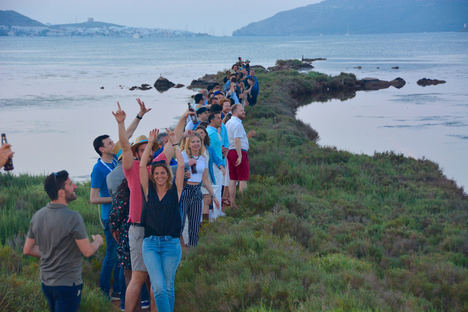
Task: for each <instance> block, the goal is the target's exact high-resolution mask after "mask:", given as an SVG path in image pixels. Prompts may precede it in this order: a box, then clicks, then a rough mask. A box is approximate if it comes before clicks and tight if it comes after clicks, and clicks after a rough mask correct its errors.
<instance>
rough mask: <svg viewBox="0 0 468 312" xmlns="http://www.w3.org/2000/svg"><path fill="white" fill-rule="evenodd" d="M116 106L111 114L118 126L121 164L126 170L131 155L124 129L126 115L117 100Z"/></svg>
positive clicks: (130, 160) (131, 159)
mask: <svg viewBox="0 0 468 312" xmlns="http://www.w3.org/2000/svg"><path fill="white" fill-rule="evenodd" d="M117 107H118V109H117V111H116V112H115V113H114V112H112V115H114V117H115V120H116V121H117V124H118V127H119V142H120V145H121V147H122V166H123V168H124V169H126V170H128V169H130V168H131V167H132V164H133V155H132V150H131V146H130V142H129V141H128V136H127V131H125V118H126V116H127V115H126V114H125V111H123V110H122V108H121V107H120V103H119V102H117Z"/></svg>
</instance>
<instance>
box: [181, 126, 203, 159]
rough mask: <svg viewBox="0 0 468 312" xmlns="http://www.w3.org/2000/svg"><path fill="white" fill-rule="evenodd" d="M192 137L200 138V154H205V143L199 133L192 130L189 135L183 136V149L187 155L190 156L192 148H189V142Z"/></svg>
mask: <svg viewBox="0 0 468 312" xmlns="http://www.w3.org/2000/svg"><path fill="white" fill-rule="evenodd" d="M193 137H197V138H199V139H200V155H205V144H204V143H203V140H202V139H201V137H200V135H199V134H198V133H196V132H194V133H193V134H192V135H189V136H187V137H186V138H185V144H184V151H185V153H187V156H188V157H192V156H193V155H192V149H191V148H190V143H191V142H192V139H193Z"/></svg>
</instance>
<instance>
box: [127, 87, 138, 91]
mask: <svg viewBox="0 0 468 312" xmlns="http://www.w3.org/2000/svg"><path fill="white" fill-rule="evenodd" d="M136 89H138V87H137V86H133V87H131V88H130V89H129V90H130V91H133V90H136Z"/></svg>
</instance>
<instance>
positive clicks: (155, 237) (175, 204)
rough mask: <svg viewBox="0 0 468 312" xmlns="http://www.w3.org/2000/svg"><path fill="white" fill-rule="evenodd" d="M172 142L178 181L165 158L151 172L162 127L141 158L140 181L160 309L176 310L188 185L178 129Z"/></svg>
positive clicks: (147, 251)
mask: <svg viewBox="0 0 468 312" xmlns="http://www.w3.org/2000/svg"><path fill="white" fill-rule="evenodd" d="M168 134H169V137H170V139H169V143H168V144H171V145H173V146H174V148H175V154H176V159H177V171H176V178H175V183H173V178H172V170H171V169H170V168H169V166H168V165H167V163H166V162H165V161H158V162H153V163H152V164H151V171H150V173H148V168H147V165H146V164H147V163H148V161H149V159H150V154H151V151H152V146H153V144H154V142H155V140H156V137H157V135H158V130H157V129H155V130H152V131H151V132H150V133H149V135H148V145H147V146H146V148H145V151H144V153H143V156H142V158H141V162H140V181H141V188H142V190H143V193H144V198H145V201H146V205H145V206H144V207H143V212H142V216H141V221H142V224H143V226H144V230H145V231H144V232H145V234H144V236H145V238H144V241H143V259H144V261H145V265H146V268H147V269H148V274H149V276H150V279H151V286H152V289H153V294H154V299H155V301H156V306H157V308H158V312H170V311H174V301H175V294H174V280H175V275H176V272H177V267H178V266H179V263H180V260H181V257H182V249H181V245H180V238H179V237H180V235H181V232H182V220H181V214H180V205H179V202H180V197H181V193H182V189H183V185H184V159H183V158H182V154H181V152H180V148H179V144H178V143H175V133H174V132H170V131H169V130H168Z"/></svg>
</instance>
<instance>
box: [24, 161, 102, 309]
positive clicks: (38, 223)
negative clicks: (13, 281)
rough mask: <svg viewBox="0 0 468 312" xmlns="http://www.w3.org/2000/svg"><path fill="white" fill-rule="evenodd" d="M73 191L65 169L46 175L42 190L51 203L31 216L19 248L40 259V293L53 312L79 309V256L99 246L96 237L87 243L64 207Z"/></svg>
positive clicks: (79, 222) (80, 225) (79, 225)
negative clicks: (22, 243) (22, 246)
mask: <svg viewBox="0 0 468 312" xmlns="http://www.w3.org/2000/svg"><path fill="white" fill-rule="evenodd" d="M75 189H76V185H75V184H74V183H73V182H72V181H71V180H70V178H69V177H68V172H67V171H65V170H62V171H59V172H54V173H52V174H50V175H49V176H47V178H46V179H45V182H44V190H45V191H46V193H47V195H49V198H50V200H51V201H50V203H49V204H47V206H45V207H44V208H42V209H40V210H39V211H37V212H36V213H35V214H34V215H33V217H32V219H31V224H30V226H29V231H28V234H27V238H26V242H25V244H24V248H23V253H24V254H25V255H30V256H33V257H36V258H40V270H41V282H42V292H43V293H44V295H45V297H46V299H47V302H48V304H49V309H50V311H54V312H74V311H78V310H79V308H80V302H81V290H82V288H83V280H82V278H81V265H82V260H83V257H82V256H83V255H84V256H85V257H91V256H92V255H94V254H95V253H96V251H97V250H98V248H99V247H100V246H101V245H102V243H103V241H102V237H101V235H99V234H97V235H92V239H93V242H92V243H91V242H90V240H89V238H88V235H87V233H86V227H85V224H84V222H83V218H82V217H81V215H80V213H79V212H76V211H73V210H71V209H69V208H68V204H69V203H70V202H71V201H73V200H75V199H76V197H77V196H76V194H75Z"/></svg>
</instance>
